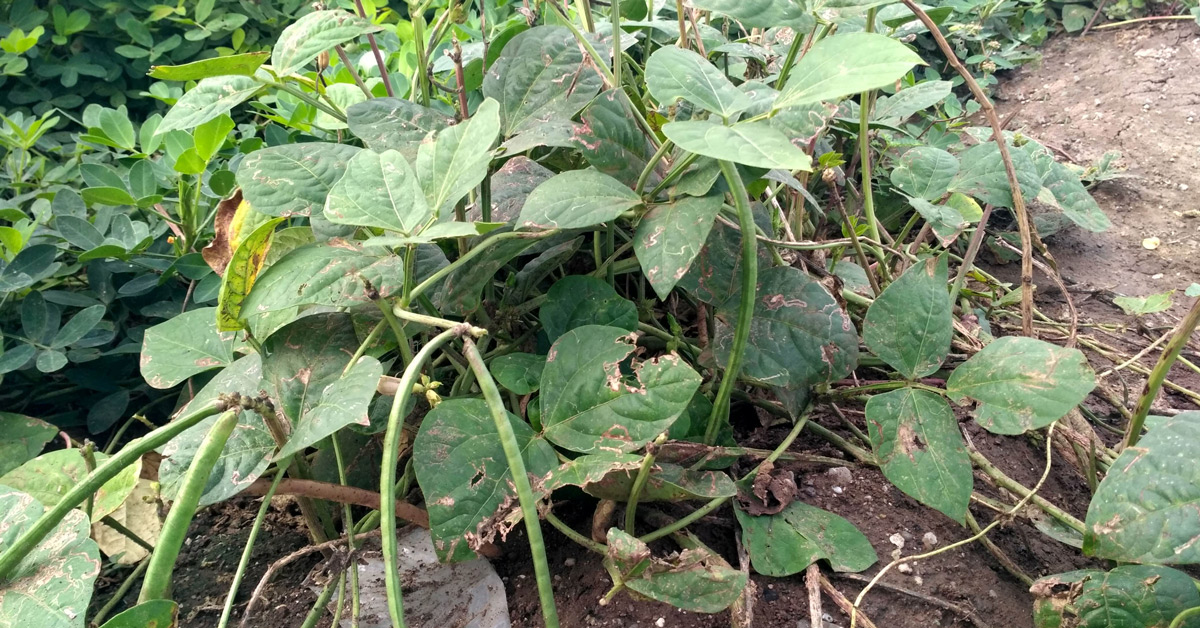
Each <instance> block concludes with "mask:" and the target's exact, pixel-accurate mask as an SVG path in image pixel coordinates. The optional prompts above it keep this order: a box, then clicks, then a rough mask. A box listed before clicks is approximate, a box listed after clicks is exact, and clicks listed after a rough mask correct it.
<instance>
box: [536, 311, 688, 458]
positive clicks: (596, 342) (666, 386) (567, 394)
mask: <svg viewBox="0 0 1200 628" xmlns="http://www.w3.org/2000/svg"><path fill="white" fill-rule="evenodd" d="M635 348H636V347H635V346H634V345H633V344H632V343H631V341H630V338H629V332H627V331H626V330H624V329H619V328H616V327H603V326H599V325H587V326H584V327H579V328H576V329H573V330H571V331H569V332H567V333H566V334H563V336H562V337H561V338H559V339H558V341H557V342H555V343H554V345H553V346H552V347H551V348H550V353H549V354H548V355H547V356H546V368H545V370H544V371H542V391H541V396H540V400H541V411H542V425H544V426H545V430H544V433H545V435H546V438H547V439H548V440H549V441H550V442H552V443H554V444H556V445H558V446H560V447H564V448H566V449H569V450H571V451H578V452H581V453H592V452H597V451H615V452H631V451H634V450H637V449H639V448H641V447H642V446H643V445H645V444H646V443H648V442H650V441H652V440H654V438H655V437H656V436H658V435H659V434H661V433H662V432H663V431H665V430H666V429H667V428H669V427H670V426H671V423H673V422H674V421H675V419H676V418H677V417H678V416H679V415H680V414H681V413H682V412H683V411H684V409H686V408H687V405H688V402H689V401H691V399H692V393H694V392H696V389H697V388H698V387H699V386H700V376H699V375H698V374H697V373H696V372H695V371H693V370H692V369H691V367H689V366H688V365H687V364H685V363H684V362H683V361H682V360H680V359H679V356H677V355H674V354H669V355H664V356H661V357H658V358H656V359H653V360H646V361H643V362H639V363H636V364H635V365H634V366H633V367H632V377H627V376H626V375H625V374H624V373H623V372H622V368H621V365H622V363H624V362H625V361H626V360H627V359H628V358H629V356H630V354H632V353H633V351H634V349H635Z"/></svg>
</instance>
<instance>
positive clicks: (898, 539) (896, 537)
mask: <svg viewBox="0 0 1200 628" xmlns="http://www.w3.org/2000/svg"><path fill="white" fill-rule="evenodd" d="M888 541H891V543H892V545H895V546H896V547H898V548H900V549H904V537H903V536H901V535H900V534H899V533H897V534H893V535H891V536H889V537H888Z"/></svg>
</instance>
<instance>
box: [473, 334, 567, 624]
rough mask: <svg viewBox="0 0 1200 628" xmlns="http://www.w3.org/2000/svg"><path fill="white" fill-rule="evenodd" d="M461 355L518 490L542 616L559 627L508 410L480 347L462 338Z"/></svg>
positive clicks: (538, 528) (533, 503) (530, 491)
mask: <svg viewBox="0 0 1200 628" xmlns="http://www.w3.org/2000/svg"><path fill="white" fill-rule="evenodd" d="M463 353H464V354H466V358H467V361H468V362H470V363H471V370H472V371H474V372H475V378H476V379H477V380H478V381H479V388H480V390H482V391H483V398H484V400H485V401H487V404H488V408H490V409H491V411H492V420H493V421H495V423H496V432H497V433H498V434H499V436H500V445H501V446H502V447H503V448H504V457H505V458H507V460H508V471H509V475H510V477H511V478H512V479H511V481H512V483H513V484H514V485H515V486H516V489H517V500H518V501H519V502H520V503H521V511H522V515H523V517H524V519H525V533H526V534H527V535H528V536H529V550H530V552H531V553H532V554H533V571H534V574H535V575H536V577H537V585H538V597H539V598H540V600H541V603H542V617H543V618H544V619H545V622H546V628H558V609H557V608H556V607H555V604H554V588H553V585H552V584H551V581H550V565H549V563H548V562H547V561H546V545H545V543H544V542H543V541H542V527H541V524H540V522H539V521H538V509H537V499H536V498H535V497H534V496H533V488H532V487H531V486H530V485H529V474H528V473H527V472H526V471H525V459H524V458H522V457H521V446H520V445H519V444H517V436H516V434H514V433H513V429H512V424H511V423H509V419H508V411H507V410H505V409H504V400H503V399H501V398H500V390H499V389H498V388H496V382H495V380H493V379H492V374H491V372H489V371H488V369H487V365H486V364H484V363H483V355H482V354H480V353H479V348H478V347H476V346H475V343H474V342H472V341H471V339H469V338H464V339H463Z"/></svg>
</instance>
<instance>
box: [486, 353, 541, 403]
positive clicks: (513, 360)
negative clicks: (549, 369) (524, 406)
mask: <svg viewBox="0 0 1200 628" xmlns="http://www.w3.org/2000/svg"><path fill="white" fill-rule="evenodd" d="M545 367H546V356H544V355H534V354H532V353H509V354H505V355H502V356H498V357H496V358H493V359H492V361H491V362H490V363H489V364H488V370H489V371H491V372H492V377H494V378H496V383H498V384H500V385H501V386H503V387H504V388H506V389H508V390H510V391H512V392H514V393H516V394H518V395H528V394H531V393H535V392H537V390H538V388H539V387H540V386H541V382H542V369H544V368H545Z"/></svg>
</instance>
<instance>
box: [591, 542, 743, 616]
mask: <svg viewBox="0 0 1200 628" xmlns="http://www.w3.org/2000/svg"><path fill="white" fill-rule="evenodd" d="M605 564H606V565H611V566H612V567H613V568H615V569H617V570H618V571H619V572H620V573H622V574H623V577H624V578H625V580H624V582H625V586H627V587H629V588H630V589H631V590H633V591H636V592H637V593H640V594H642V595H644V596H646V597H648V598H650V599H652V600H658V601H659V602H667V603H668V604H671V605H672V606H675V607H677V608H681V609H683V610H687V611H694V612H697V613H718V612H720V611H723V610H725V609H726V608H729V605H730V604H733V602H734V600H736V599H737V598H738V596H739V595H741V593H742V589H744V588H746V582H747V580H748V576H747V575H746V574H745V573H744V572H741V571H738V570H736V569H733V568H732V567H730V566H729V564H728V563H726V562H725V561H724V559H722V558H721V557H720V556H718V555H717V554H715V553H714V552H712V550H709V549H708V548H706V547H703V546H698V547H691V548H688V549H686V550H684V552H683V553H681V554H679V555H678V556H677V557H675V558H673V559H669V560H664V559H658V558H655V557H653V556H651V555H650V548H649V547H647V546H646V544H645V543H643V542H641V541H640V540H638V539H636V538H634V537H632V536H629V535H628V534H625V533H624V532H622V531H621V530H619V529H617V528H611V529H610V530H609V531H608V556H607V557H606V558H605Z"/></svg>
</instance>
